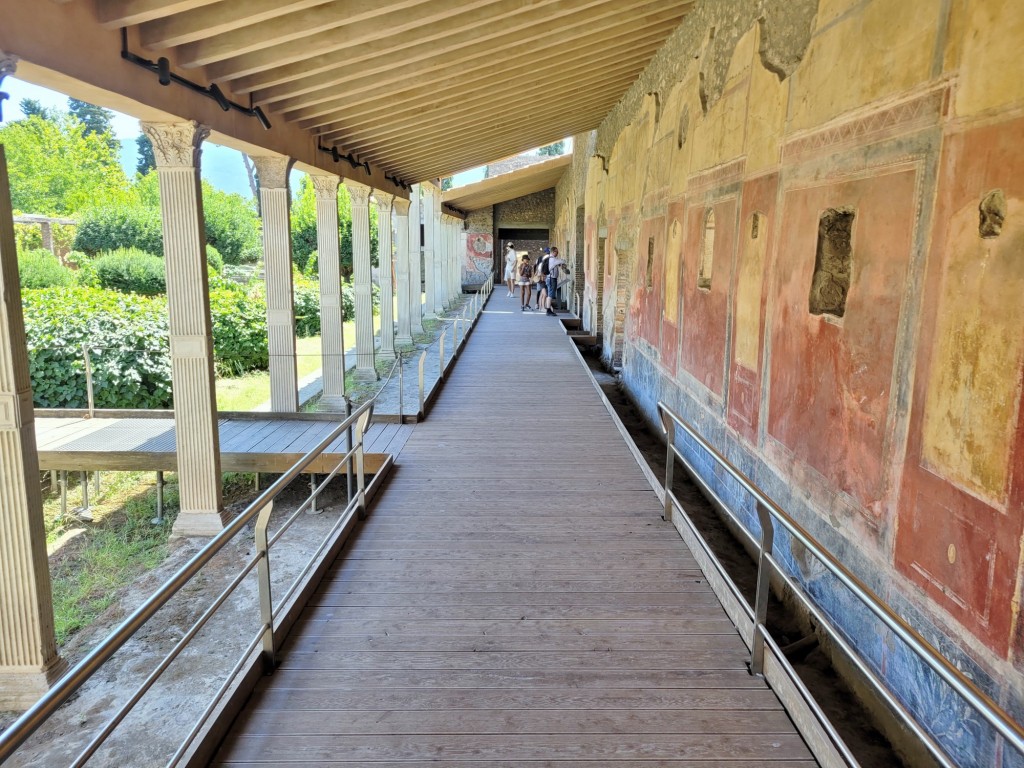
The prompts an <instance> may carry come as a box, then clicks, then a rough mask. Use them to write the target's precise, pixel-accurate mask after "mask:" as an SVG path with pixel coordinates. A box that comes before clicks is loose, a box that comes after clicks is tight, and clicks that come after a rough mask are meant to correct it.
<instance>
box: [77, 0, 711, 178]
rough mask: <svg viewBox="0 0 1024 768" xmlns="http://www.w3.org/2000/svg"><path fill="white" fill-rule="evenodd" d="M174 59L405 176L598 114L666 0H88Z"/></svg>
mask: <svg viewBox="0 0 1024 768" xmlns="http://www.w3.org/2000/svg"><path fill="white" fill-rule="evenodd" d="M96 7H97V13H98V14H99V21H100V23H101V24H103V26H105V27H107V28H108V29H114V28H118V27H127V28H128V30H129V36H128V40H129V46H130V47H131V48H132V49H133V52H138V53H141V54H142V55H144V56H152V57H153V58H154V59H155V58H156V57H159V56H165V57H167V58H168V59H169V60H170V62H171V67H172V70H173V71H174V72H175V73H177V74H180V75H181V76H183V77H186V78H188V79H189V80H192V81H194V82H196V83H199V84H201V85H204V86H205V85H209V84H211V83H215V84H217V85H218V86H219V87H220V88H222V89H223V90H225V91H227V92H229V94H230V95H232V96H233V98H235V99H237V100H238V101H242V102H244V103H248V101H249V99H250V98H251V99H252V102H253V104H254V105H255V106H260V107H262V109H263V110H264V112H266V113H267V115H268V117H269V118H270V120H271V121H272V122H274V123H275V124H276V123H277V122H279V121H285V122H287V123H290V124H295V125H297V126H299V127H300V128H302V129H305V130H307V131H309V132H311V133H312V134H313V135H315V136H317V137H319V139H320V141H321V142H322V143H323V144H324V145H325V146H327V147H333V146H337V148H338V150H339V151H340V152H341V153H342V154H343V155H344V154H347V153H352V154H353V155H354V156H355V158H356V159H357V160H358V161H360V162H364V161H366V162H369V163H370V164H372V165H373V166H375V167H379V168H383V169H384V170H385V172H386V173H387V174H389V175H391V176H393V177H397V178H399V179H402V180H403V181H405V182H407V183H413V182H416V181H422V180H427V179H435V178H439V177H444V176H449V175H451V174H453V173H456V172H459V171H462V170H466V169H468V168H472V167H475V166H478V165H482V164H484V163H487V162H489V161H493V160H494V159H495V158H500V157H506V156H509V155H512V154H515V153H517V152H522V151H525V150H528V149H532V148H534V147H538V146H543V145H545V144H549V143H551V142H554V141H557V140H559V139H561V138H564V137H566V136H571V135H573V134H577V133H581V132H584V131H588V130H591V129H593V128H596V127H597V126H598V125H599V124H600V122H601V120H602V119H603V118H604V116H605V115H606V114H607V113H608V111H609V110H610V109H611V108H612V107H613V106H614V105H615V103H616V102H617V101H618V100H619V98H620V97H621V96H622V95H623V93H624V92H625V91H626V89H627V88H628V87H629V86H630V85H631V84H632V83H633V81H634V80H635V79H636V78H637V76H638V75H639V74H640V72H641V71H642V70H643V69H644V67H645V66H646V65H647V63H648V62H649V61H650V59H651V57H652V55H653V54H654V53H655V51H657V50H658V48H659V47H660V46H661V45H662V44H663V43H664V41H665V39H666V38H667V37H668V35H669V34H670V33H671V32H672V31H673V30H674V29H675V28H676V27H677V26H678V25H679V23H680V22H681V21H682V19H683V18H684V16H685V15H686V14H687V13H688V12H689V10H690V9H691V8H692V3H691V2H679V1H678V0H335V1H334V2H323V0H319V1H317V0H173V1H166V0H164V1H161V2H158V1H157V0H97V6H96Z"/></svg>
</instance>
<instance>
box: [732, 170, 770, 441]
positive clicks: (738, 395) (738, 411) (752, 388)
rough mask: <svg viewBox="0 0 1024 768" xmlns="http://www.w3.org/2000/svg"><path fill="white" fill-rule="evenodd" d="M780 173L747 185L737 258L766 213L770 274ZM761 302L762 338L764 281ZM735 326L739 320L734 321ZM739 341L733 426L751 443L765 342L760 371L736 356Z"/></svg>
mask: <svg viewBox="0 0 1024 768" xmlns="http://www.w3.org/2000/svg"><path fill="white" fill-rule="evenodd" d="M778 184H779V176H778V174H777V173H772V174H769V175H767V176H760V177H758V178H756V179H752V180H750V181H747V182H745V183H744V185H743V195H742V204H741V206H740V238H739V243H740V254H738V255H737V259H740V258H743V251H742V248H743V243H744V237H745V235H746V232H747V230H746V228H747V227H749V226H750V221H751V218H752V217H753V215H754V213H759V214H763V216H764V222H765V224H766V225H767V226H766V227H765V229H766V230H767V231H765V232H760V233H759V235H758V236H759V237H764V238H766V243H767V248H766V251H765V254H764V261H763V262H762V269H763V274H767V273H768V271H769V270H770V268H771V265H772V263H773V262H772V259H773V255H774V250H773V243H774V242H775V241H774V237H775V229H776V227H775V199H776V195H777V193H778ZM740 271H741V266H740V265H739V264H737V268H736V270H735V272H736V275H737V279H738V276H739V274H740ZM733 296H734V297H735V298H734V299H733V301H734V306H733V317H734V318H737V317H738V315H739V312H738V308H737V307H736V305H735V302H736V301H739V300H740V296H739V292H738V291H736V290H735V288H734V291H733ZM760 296H761V303H760V307H759V308H758V313H759V314H758V316H759V318H760V323H759V325H758V329H757V333H758V338H759V339H760V338H761V337H762V334H763V331H764V313H765V307H766V305H767V297H768V292H767V291H765V290H764V280H762V282H761V291H760ZM733 325H734V327H736V326H737V321H736V320H734V321H733ZM735 350H736V344H735V343H734V344H733V360H732V361H731V363H730V365H731V371H730V374H729V415H728V419H729V425H730V426H731V427H732V428H733V429H735V430H736V431H737V432H739V433H740V434H742V435H743V436H744V437H745V438H746V439H747V440H749V441H750V442H752V443H753V442H756V440H757V424H758V417H759V412H758V409H759V408H760V402H761V368H762V366H763V364H764V345H763V343H759V344H758V355H757V370H751V369H750V368H748V367H746V366H744V365H741V364H740V363H739V362H738V361H737V360H736V358H735Z"/></svg>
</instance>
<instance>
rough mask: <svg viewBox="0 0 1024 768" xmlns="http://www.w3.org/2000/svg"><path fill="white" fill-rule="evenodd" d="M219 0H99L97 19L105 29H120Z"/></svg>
mask: <svg viewBox="0 0 1024 768" xmlns="http://www.w3.org/2000/svg"><path fill="white" fill-rule="evenodd" d="M217 2H220V0H98V2H97V3H96V19H97V21H99V23H100V26H101V27H104V28H105V29H120V28H121V27H132V26H135V25H136V24H142V23H144V22H147V21H152V20H153V19H162V18H165V17H168V16H174V15H175V14H178V13H186V12H188V11H191V10H193V9H195V8H201V7H202V6H204V5H212V4H214V3H217Z"/></svg>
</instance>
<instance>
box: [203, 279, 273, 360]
mask: <svg viewBox="0 0 1024 768" xmlns="http://www.w3.org/2000/svg"><path fill="white" fill-rule="evenodd" d="M210 317H211V319H212V322H213V349H214V359H215V362H216V365H217V372H218V373H219V374H220V375H222V376H235V375H238V374H240V373H244V372H246V371H251V370H254V369H264V368H266V367H267V365H268V363H269V361H270V356H269V352H268V350H267V304H266V301H265V300H263V297H262V296H260V295H258V294H256V293H255V292H253V291H244V290H239V289H235V288H226V287H219V288H214V289H213V290H211V291H210Z"/></svg>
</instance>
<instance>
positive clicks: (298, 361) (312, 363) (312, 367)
mask: <svg viewBox="0 0 1024 768" xmlns="http://www.w3.org/2000/svg"><path fill="white" fill-rule="evenodd" d="M354 332H355V331H354V329H353V330H349V329H346V338H348V333H354ZM295 355H296V357H295V367H296V369H297V370H298V376H299V378H300V379H301V378H303V377H304V376H308V375H309V374H311V373H313V372H314V371H317V370H319V369H320V337H319V336H310V337H309V338H306V339H296V340H295ZM269 399H270V372H269V371H258V372H254V373H247V374H245V375H244V376H237V377H234V378H223V379H217V410H219V411H251V410H252V409H253V408H255V407H256V406H257V405H259V404H260V403H264V402H266V401H267V400H269Z"/></svg>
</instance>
